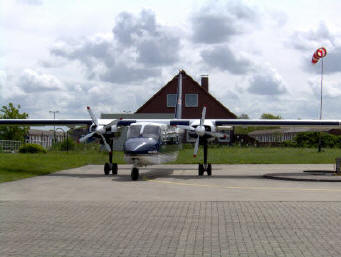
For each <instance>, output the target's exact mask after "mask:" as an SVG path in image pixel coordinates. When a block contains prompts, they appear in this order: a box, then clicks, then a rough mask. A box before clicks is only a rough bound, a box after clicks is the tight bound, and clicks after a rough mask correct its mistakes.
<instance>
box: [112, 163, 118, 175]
mask: <svg viewBox="0 0 341 257" xmlns="http://www.w3.org/2000/svg"><path fill="white" fill-rule="evenodd" d="M117 171H118V167H117V163H113V164H112V174H113V175H117Z"/></svg>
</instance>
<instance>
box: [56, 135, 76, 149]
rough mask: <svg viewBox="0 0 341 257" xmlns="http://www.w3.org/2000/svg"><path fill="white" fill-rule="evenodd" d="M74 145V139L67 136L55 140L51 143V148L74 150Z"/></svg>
mask: <svg viewBox="0 0 341 257" xmlns="http://www.w3.org/2000/svg"><path fill="white" fill-rule="evenodd" d="M75 146H76V143H75V141H73V140H72V139H71V138H68V139H64V140H63V141H61V142H57V143H55V144H53V146H52V150H55V151H67V150H69V151H72V150H75Z"/></svg>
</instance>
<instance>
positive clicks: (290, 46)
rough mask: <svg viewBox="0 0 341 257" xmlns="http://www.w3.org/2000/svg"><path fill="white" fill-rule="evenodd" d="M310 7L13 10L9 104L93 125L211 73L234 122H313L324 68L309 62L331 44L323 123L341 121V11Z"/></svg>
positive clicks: (253, 4) (2, 82)
mask: <svg viewBox="0 0 341 257" xmlns="http://www.w3.org/2000/svg"><path fill="white" fill-rule="evenodd" d="M311 1H312V4H311V5H310V8H309V10H305V11H304V12H302V9H303V6H304V3H301V2H297V3H296V2H295V3H291V2H290V1H289V2H285V3H284V2H283V3H282V4H281V5H278V4H276V3H275V2H273V1H265V2H264V1H253V0H251V1H234V0H230V1H211V0H208V1H206V2H205V3H203V2H197V1H195V2H192V1H180V0H174V1H162V4H161V2H160V3H159V2H155V3H154V2H153V3H151V2H150V3H149V4H146V3H145V2H141V1H137V0H132V1H121V2H112V1H105V0H103V1H102V2H101V4H98V3H96V2H93V1H86V2H84V3H83V4H82V5H78V4H76V3H75V2H73V1H66V0H61V1H56V2H54V1H40V0H18V1H8V2H7V1H6V3H5V4H3V5H2V8H1V9H0V15H1V17H2V21H3V22H2V23H1V24H0V32H1V34H3V35H5V36H4V40H3V44H1V46H0V66H1V68H0V69H1V70H2V72H0V90H1V91H0V93H1V96H0V97H1V101H13V102H15V103H17V104H21V105H22V106H23V110H24V111H26V112H28V113H30V116H31V117H50V116H49V114H48V112H47V111H46V110H48V109H60V111H61V114H60V116H62V115H63V116H64V115H65V117H66V116H67V117H87V113H86V109H85V106H87V105H91V106H92V107H93V108H94V109H95V110H97V112H101V111H105V112H115V111H122V110H130V111H134V110H136V109H137V108H138V107H139V106H140V105H141V104H143V103H144V101H146V100H147V99H148V98H149V97H150V96H152V95H153V94H154V93H155V92H156V91H157V90H158V89H159V88H161V87H162V86H163V85H165V83H167V82H168V81H169V80H170V79H171V78H172V77H173V76H174V75H175V74H176V73H177V71H178V69H180V68H183V69H185V70H186V72H187V73H188V74H189V75H191V76H192V77H193V78H194V79H197V80H200V75H201V74H208V75H209V77H210V91H211V92H212V93H213V94H214V95H215V96H216V97H217V98H218V99H219V100H220V101H221V102H223V103H224V104H225V105H226V107H228V108H229V109H230V110H231V111H232V112H237V113H248V114H249V115H250V117H253V118H256V117H259V116H260V115H261V114H262V113H263V112H273V113H276V114H280V115H281V116H282V117H286V118H297V117H301V118H315V117H316V110H317V109H318V108H317V109H316V108H315V107H316V106H318V103H319V101H318V99H319V98H318V95H315V93H314V92H313V90H312V87H311V85H310V83H309V78H311V77H313V78H314V79H315V77H317V81H319V79H318V73H319V71H320V69H319V67H317V66H314V67H312V66H311V65H310V60H311V56H312V54H313V51H314V50H315V49H316V48H317V47H320V46H322V45H324V46H326V47H327V50H328V55H327V57H326V58H325V62H324V64H325V79H326V82H328V83H326V88H325V90H326V91H325V92H326V98H327V99H328V101H327V102H328V103H326V112H328V115H329V116H327V113H326V117H334V118H340V115H339V112H338V110H340V108H341V106H340V103H338V102H337V100H338V98H339V97H340V90H339V88H340V86H339V81H341V72H340V71H341V66H340V62H339V60H340V58H341V33H340V29H339V28H340V27H341V21H340V19H339V13H338V9H339V8H338V7H339V4H338V2H336V1H335V2H334V1H331V2H329V1H327V2H326V3H324V8H325V9H324V10H323V12H321V10H319V9H318V8H317V6H320V5H319V4H317V3H318V1H315V0H311ZM28 4H31V6H27V5H28ZM333 6H335V7H333ZM98 13H100V14H101V15H98ZM173 14H176V15H173ZM316 14H319V15H318V16H316ZM316 17H318V18H316ZM278 25H280V27H278ZM27 68H29V69H27ZM315 83H316V82H315ZM327 84H328V85H327ZM316 89H317V90H318V85H317V86H316V88H314V90H316ZM339 102H341V101H339ZM42 106H44V109H42Z"/></svg>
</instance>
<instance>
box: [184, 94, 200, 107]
mask: <svg viewBox="0 0 341 257" xmlns="http://www.w3.org/2000/svg"><path fill="white" fill-rule="evenodd" d="M186 107H198V94H186Z"/></svg>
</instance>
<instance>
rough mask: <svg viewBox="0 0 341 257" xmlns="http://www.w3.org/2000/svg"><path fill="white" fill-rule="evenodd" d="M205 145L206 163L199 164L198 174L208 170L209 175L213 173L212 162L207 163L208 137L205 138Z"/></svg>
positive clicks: (200, 174)
mask: <svg viewBox="0 0 341 257" xmlns="http://www.w3.org/2000/svg"><path fill="white" fill-rule="evenodd" d="M203 145H204V163H203V164H199V167H198V175H199V176H202V175H204V173H205V172H207V176H211V175H212V165H211V163H207V154H208V149H207V148H208V147H207V139H206V138H203Z"/></svg>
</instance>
